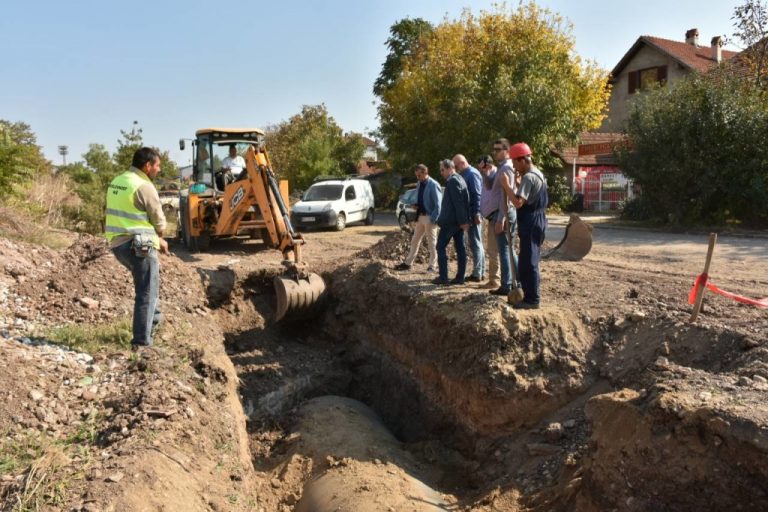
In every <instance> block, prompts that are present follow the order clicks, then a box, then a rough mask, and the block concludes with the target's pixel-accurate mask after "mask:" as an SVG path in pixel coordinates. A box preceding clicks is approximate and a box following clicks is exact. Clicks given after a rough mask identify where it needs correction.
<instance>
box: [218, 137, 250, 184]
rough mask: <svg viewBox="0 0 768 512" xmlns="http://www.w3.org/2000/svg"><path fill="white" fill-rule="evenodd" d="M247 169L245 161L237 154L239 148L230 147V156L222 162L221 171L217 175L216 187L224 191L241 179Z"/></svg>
mask: <svg viewBox="0 0 768 512" xmlns="http://www.w3.org/2000/svg"><path fill="white" fill-rule="evenodd" d="M243 169H245V159H244V158H243V157H241V156H240V155H238V154H237V146H235V145H234V144H232V145H230V146H229V156H227V157H226V158H225V159H224V160H222V162H221V171H219V172H217V173H216V187H217V188H218V189H219V190H224V187H225V186H227V185H229V184H230V183H232V182H233V181H235V180H236V179H237V178H239V177H240V174H241V173H242V172H243Z"/></svg>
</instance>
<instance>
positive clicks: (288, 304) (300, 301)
mask: <svg viewBox="0 0 768 512" xmlns="http://www.w3.org/2000/svg"><path fill="white" fill-rule="evenodd" d="M273 283H274V286H275V294H276V295H277V311H276V313H275V321H277V322H279V321H280V320H282V319H283V318H284V317H285V316H286V315H288V314H291V316H294V315H296V316H299V317H300V316H301V315H303V314H308V313H309V312H310V311H312V309H313V307H314V306H315V304H317V302H318V301H319V300H320V296H321V295H322V294H323V292H324V291H325V282H324V281H323V278H322V277H320V276H319V275H317V274H308V275H307V277H306V278H301V277H300V278H296V277H289V276H276V277H275V278H274V280H273Z"/></svg>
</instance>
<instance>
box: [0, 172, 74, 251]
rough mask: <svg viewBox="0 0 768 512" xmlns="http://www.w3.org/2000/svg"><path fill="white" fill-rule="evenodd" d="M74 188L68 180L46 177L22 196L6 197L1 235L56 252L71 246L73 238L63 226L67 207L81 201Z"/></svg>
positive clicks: (0, 211)
mask: <svg viewBox="0 0 768 512" xmlns="http://www.w3.org/2000/svg"><path fill="white" fill-rule="evenodd" d="M71 188H72V183H71V181H70V180H69V178H68V177H66V176H52V175H45V176H40V177H38V178H37V179H36V180H35V181H34V182H31V183H29V184H28V186H27V188H26V189H24V190H23V191H21V195H20V196H19V197H9V198H6V199H5V200H4V201H3V202H2V204H0V236H4V237H6V238H10V239H13V240H22V241H24V242H30V243H34V244H40V245H45V246H47V247H51V248H54V249H59V248H63V247H66V246H68V245H69V244H70V239H69V237H68V236H66V235H65V234H64V233H63V232H62V231H61V230H59V227H60V226H61V225H62V223H63V220H64V214H63V212H64V208H65V207H68V206H69V207H73V206H77V204H78V203H79V201H80V199H79V198H78V197H77V195H76V194H74V193H72V192H71Z"/></svg>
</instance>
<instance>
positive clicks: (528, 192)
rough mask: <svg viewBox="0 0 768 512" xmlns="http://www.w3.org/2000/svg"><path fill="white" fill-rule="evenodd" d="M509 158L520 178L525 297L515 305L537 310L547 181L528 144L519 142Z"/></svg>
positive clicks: (519, 225) (517, 205)
mask: <svg viewBox="0 0 768 512" xmlns="http://www.w3.org/2000/svg"><path fill="white" fill-rule="evenodd" d="M509 158H510V159H511V160H512V165H514V167H515V171H516V172H517V174H518V176H520V184H519V186H518V187H517V192H516V193H515V195H514V196H513V197H512V198H511V199H512V204H513V205H514V207H515V208H517V229H518V234H519V236H520V256H519V259H518V268H519V271H520V284H521V285H522V286H523V292H524V293H525V297H524V299H523V302H521V303H519V304H516V305H515V306H514V307H515V308H516V309H538V308H539V302H540V296H539V280H540V274H539V260H540V259H541V244H542V243H543V242H544V234H545V232H546V230H547V215H546V212H547V206H548V205H549V194H548V193H547V180H546V179H545V178H544V175H543V174H542V172H541V171H540V170H539V169H538V168H537V167H536V166H535V165H533V152H532V151H531V148H529V147H528V144H526V143H525V142H518V143H517V144H513V145H512V147H510V148H509Z"/></svg>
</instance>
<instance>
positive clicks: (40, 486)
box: [0, 236, 256, 511]
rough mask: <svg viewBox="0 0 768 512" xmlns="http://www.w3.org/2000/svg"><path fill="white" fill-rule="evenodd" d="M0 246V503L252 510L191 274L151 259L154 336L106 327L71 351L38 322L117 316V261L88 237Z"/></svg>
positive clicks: (249, 479)
mask: <svg viewBox="0 0 768 512" xmlns="http://www.w3.org/2000/svg"><path fill="white" fill-rule="evenodd" d="M0 247H1V248H2V251H3V263H4V265H3V267H2V273H1V274H0V276H1V277H2V281H1V282H0V285H1V286H2V290H3V293H2V297H3V300H2V303H0V318H2V319H3V322H4V325H3V326H2V337H0V389H2V392H0V396H1V397H2V400H0V434H2V435H1V436H0V453H2V454H3V457H2V466H0V467H2V474H1V475H0V495H2V502H3V508H2V510H6V509H7V510H11V508H13V507H17V508H21V509H25V507H26V508H36V507H37V508H42V507H44V506H48V507H54V508H55V509H63V510H89V511H97V510H98V511H107V510H115V511H116V510H126V511H130V510H145V509H147V508H150V509H161V508H164V507H167V506H168V504H170V503H173V504H174V507H177V509H179V510H180V509H184V510H201V511H202V510H211V509H217V510H253V508H254V505H255V503H256V498H255V497H254V493H253V490H252V485H253V473H252V465H251V463H250V454H249V452H248V448H247V439H246V432H245V417H244V416H243V414H242V408H241V406H240V403H239V401H238V398H237V393H236V390H237V378H236V375H235V374H234V371H233V368H232V365H231V362H230V361H229V359H228V358H227V357H226V355H225V354H224V352H223V343H222V342H223V338H224V336H223V333H222V332H221V330H220V329H219V328H218V326H217V324H216V323H215V322H212V321H211V316H212V315H213V313H212V312H211V311H210V310H209V309H208V308H207V306H206V303H207V301H206V293H205V290H204V289H203V287H202V285H201V279H200V276H199V275H198V274H197V273H196V272H195V271H194V270H193V269H191V268H189V267H188V266H186V265H185V264H183V263H182V262H181V261H180V260H178V259H175V258H165V257H164V258H163V259H162V271H161V280H162V282H163V284H162V291H161V301H162V302H163V305H164V308H163V309H164V312H165V315H166V320H167V322H166V324H165V325H164V326H163V327H162V328H161V330H160V332H159V335H158V336H157V338H156V342H157V343H158V347H157V348H156V349H151V350H145V351H142V352H141V353H138V354H136V353H131V352H129V351H127V350H123V349H121V348H120V346H119V345H118V344H116V341H115V340H109V339H107V340H104V342H105V343H107V345H105V346H103V347H102V348H101V349H98V350H96V352H95V353H92V354H85V353H78V352H73V351H71V350H67V349H65V348H63V347H60V346H54V345H50V344H49V343H47V342H46V341H45V340H44V335H45V333H47V332H50V330H51V329H52V328H54V327H56V326H58V325H62V324H69V325H70V329H72V330H76V329H78V327H76V325H78V324H80V323H83V324H86V323H87V324H88V325H83V327H82V329H85V331H83V332H86V331H87V330H88V329H91V328H93V327H94V326H97V325H112V324H114V322H116V321H118V320H120V319H123V318H129V317H130V312H131V311H132V307H133V286H132V282H131V279H130V276H129V275H128V272H127V271H126V270H125V269H124V268H123V267H122V266H121V265H119V264H118V263H117V261H116V260H115V258H114V257H113V256H112V255H111V254H110V253H109V251H108V250H107V247H106V244H105V243H104V242H103V241H102V240H100V239H98V238H95V237H87V236H85V237H80V238H79V239H78V240H77V241H76V242H75V244H74V245H72V246H71V247H70V248H68V249H66V250H63V251H49V250H42V249H41V250H37V249H36V248H35V247H33V246H29V245H27V244H24V243H19V242H10V241H8V240H2V239H0ZM85 299H90V300H85ZM32 334H34V335H36V337H30V335H32ZM211 475H218V476H216V477H215V478H213V479H212V478H211Z"/></svg>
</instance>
